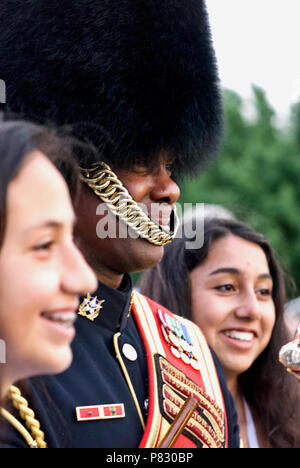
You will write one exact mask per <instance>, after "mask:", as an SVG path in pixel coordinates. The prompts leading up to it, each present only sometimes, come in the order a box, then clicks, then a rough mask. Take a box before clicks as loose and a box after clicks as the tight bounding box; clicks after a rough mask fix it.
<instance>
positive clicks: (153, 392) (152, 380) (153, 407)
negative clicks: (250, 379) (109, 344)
mask: <svg viewBox="0 0 300 468" xmlns="http://www.w3.org/2000/svg"><path fill="white" fill-rule="evenodd" d="M143 297H144V299H146V301H147V303H148V306H149V307H150V308H151V311H152V314H153V315H152V318H154V319H155V328H156V329H155V330H154V329H153V323H152V324H150V323H149V320H148V317H147V315H145V316H144V317H143V319H144V320H145V319H146V323H147V331H145V322H144V324H143V323H142V319H141V318H140V317H139V313H138V310H137V307H136V306H135V304H134V303H133V307H132V312H133V316H134V318H135V320H136V323H137V327H138V329H139V332H140V335H141V337H142V341H143V343H144V347H145V350H146V356H147V364H148V371H149V372H148V375H149V413H148V420H147V424H146V429H145V433H144V435H143V438H142V440H141V443H140V445H139V447H140V448H143V447H145V446H146V444H147V442H148V440H149V437H150V436H151V432H152V436H153V425H156V436H155V439H156V440H155V441H154V442H153V444H154V447H157V445H158V442H159V440H160V438H161V436H162V434H161V431H162V426H163V423H164V421H166V419H164V418H163V415H162V414H161V412H159V417H157V414H158V412H157V404H158V403H157V398H158V389H157V388H156V387H157V383H156V379H157V374H156V372H157V370H156V368H155V363H154V356H153V352H152V351H151V349H150V346H149V344H148V339H149V338H148V337H147V334H148V336H149V334H150V336H151V337H153V340H154V341H155V340H156V341H157V337H158V336H159V341H160V345H161V346H162V348H163V351H164V357H165V359H166V360H167V361H168V362H169V363H171V365H172V366H174V367H175V368H176V370H178V371H180V372H182V373H183V374H185V376H186V377H187V378H188V379H190V380H191V381H193V382H194V383H195V384H197V385H198V386H199V387H201V388H202V389H203V390H205V385H204V381H203V378H202V376H201V373H200V371H197V370H195V369H194V368H193V367H192V366H191V365H187V364H185V363H184V362H183V361H182V360H181V359H178V358H176V357H175V356H174V355H173V354H172V352H171V351H170V347H169V346H168V343H167V342H166V340H165V337H164V335H163V333H162V329H161V322H160V319H159V316H158V309H161V310H162V311H163V312H166V313H167V314H169V315H170V316H173V317H176V316H174V315H173V314H172V313H171V312H170V311H168V310H167V309H165V308H164V307H162V306H160V305H159V304H157V303H155V302H154V301H152V300H150V299H148V298H145V296H143ZM207 350H208V351H209V348H208V345H207ZM207 350H206V352H207ZM209 353H210V351H209ZM212 361H213V360H212ZM213 365H214V362H213ZM214 370H215V368H214ZM215 372H216V371H215ZM217 383H218V385H220V384H219V382H217ZM219 391H220V387H219ZM222 400H223V395H222ZM222 409H223V410H224V415H223V416H224V422H225V447H227V446H228V431H227V417H226V411H225V405H224V401H223V408H222ZM155 413H156V416H155ZM155 417H156V420H155V421H154V419H155ZM196 447H197V444H196V443H195V442H194V441H193V440H191V439H190V438H189V437H187V436H186V435H185V434H181V435H180V437H179V438H178V440H177V442H176V444H175V445H174V448H196Z"/></svg>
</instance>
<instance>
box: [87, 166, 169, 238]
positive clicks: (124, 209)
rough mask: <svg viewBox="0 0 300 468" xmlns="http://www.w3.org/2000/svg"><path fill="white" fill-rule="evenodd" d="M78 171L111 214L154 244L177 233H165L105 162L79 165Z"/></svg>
mask: <svg viewBox="0 0 300 468" xmlns="http://www.w3.org/2000/svg"><path fill="white" fill-rule="evenodd" d="M80 170H81V180H82V181H83V182H85V183H86V184H87V185H88V186H89V187H90V188H91V189H92V190H93V192H94V193H95V194H96V195H97V196H98V197H99V198H100V199H101V200H102V201H103V202H104V203H105V204H106V205H107V207H108V208H109V209H110V211H111V212H112V213H113V214H114V215H116V216H118V217H119V218H120V219H121V220H122V221H124V222H125V223H126V225H127V226H129V227H130V228H131V229H132V230H133V231H134V232H136V233H137V234H138V235H139V236H140V237H142V238H143V239H146V240H147V241H148V242H150V243H151V244H154V245H166V244H169V243H170V242H172V240H173V238H174V236H175V232H176V229H175V227H174V230H173V231H171V232H170V233H168V232H166V231H164V230H163V229H162V228H161V227H160V226H159V225H158V224H156V223H154V222H153V221H152V220H151V219H150V218H149V217H148V216H147V215H146V213H144V211H143V210H142V209H141V207H140V206H139V205H138V204H137V203H136V202H135V200H134V199H133V198H132V197H131V195H130V194H129V192H128V190H127V189H126V188H125V187H124V185H123V184H122V182H121V181H120V180H119V179H118V177H117V176H116V174H115V173H114V172H113V171H112V170H111V169H110V167H109V166H108V165H107V164H105V163H103V162H100V163H94V164H93V165H92V167H91V169H84V168H80ZM175 208H176V207H175V206H174V207H173V216H174V224H175V225H176V224H177V226H178V218H177V216H176V211H175ZM177 226H176V227H177Z"/></svg>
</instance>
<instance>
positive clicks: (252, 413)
mask: <svg viewBox="0 0 300 468" xmlns="http://www.w3.org/2000/svg"><path fill="white" fill-rule="evenodd" d="M183 232H184V229H183ZM186 241H187V239H185V238H184V237H182V238H177V239H175V240H174V242H173V244H172V245H170V246H167V247H166V249H165V255H164V258H163V260H162V262H161V263H160V264H159V265H158V266H157V267H156V268H154V269H153V270H151V271H149V272H146V273H145V274H144V275H143V277H142V280H141V285H140V288H141V292H142V293H143V294H146V295H148V296H150V297H153V298H154V300H156V301H158V302H160V303H161V304H162V305H164V306H165V307H169V308H171V309H172V310H175V312H176V313H177V314H178V315H183V316H185V317H189V318H192V319H193V320H194V321H195V323H197V324H198V325H199V326H200V328H201V329H202V331H203V332H204V334H205V336H206V339H207V341H208V343H209V344H210V346H211V347H212V348H213V349H214V351H215V352H216V354H217V355H218V357H219V359H220V361H221V364H222V365H223V368H224V371H225V375H226V378H227V382H228V386H229V389H230V390H231V392H232V394H233V396H234V398H235V402H236V406H237V410H238V416H239V424H240V428H241V438H242V439H243V442H244V446H246V447H247V446H248V447H299V446H300V393H299V387H298V386H297V382H296V381H294V380H293V378H292V377H291V376H289V375H288V374H287V373H286V371H285V369H284V368H283V366H282V365H281V364H280V363H279V361H278V353H279V350H280V348H281V346H282V345H283V344H285V343H286V342H287V341H289V334H288V331H287V328H286V326H285V323H284V315H283V312H284V302H285V285H284V275H283V272H282V270H281V268H280V265H279V263H278V262H277V260H276V258H275V254H274V252H273V250H272V248H271V246H270V244H269V243H268V242H267V241H266V239H265V238H264V237H263V236H262V235H261V234H259V233H257V232H255V231H254V230H252V229H250V228H249V227H248V226H246V225H244V224H242V223H240V222H238V221H233V220H224V219H211V220H207V221H206V222H205V223H204V242H203V246H202V247H201V248H200V249H194V250H193V249H186V248H185V244H186ZM188 241H189V242H191V241H192V239H188ZM175 265H176V267H174V266H175ZM283 401H284V402H285V405H284V408H283V407H282V402H283Z"/></svg>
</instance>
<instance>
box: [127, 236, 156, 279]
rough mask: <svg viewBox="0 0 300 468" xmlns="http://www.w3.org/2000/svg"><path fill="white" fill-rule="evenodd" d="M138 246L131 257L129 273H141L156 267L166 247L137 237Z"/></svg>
mask: <svg viewBox="0 0 300 468" xmlns="http://www.w3.org/2000/svg"><path fill="white" fill-rule="evenodd" d="M135 243H136V248H135V249H134V250H133V252H132V258H131V259H130V271H127V273H140V272H142V271H145V270H149V269H151V268H154V267H155V266H156V265H157V264H158V263H159V262H160V261H161V259H162V257H163V255H164V247H163V246H157V245H153V244H151V243H150V242H148V241H147V240H145V239H136V241H135Z"/></svg>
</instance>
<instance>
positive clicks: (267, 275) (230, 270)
mask: <svg viewBox="0 0 300 468" xmlns="http://www.w3.org/2000/svg"><path fill="white" fill-rule="evenodd" d="M219 273H229V274H231V275H241V274H242V272H241V271H240V270H239V269H237V268H229V267H224V268H218V269H217V270H214V271H212V272H211V273H210V274H209V276H213V275H217V274H219ZM258 278H259V279H271V280H272V279H273V278H272V275H271V274H270V273H262V274H261V275H258Z"/></svg>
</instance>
